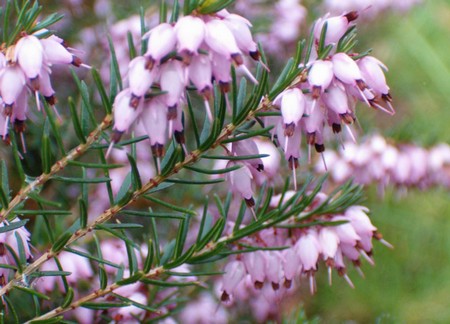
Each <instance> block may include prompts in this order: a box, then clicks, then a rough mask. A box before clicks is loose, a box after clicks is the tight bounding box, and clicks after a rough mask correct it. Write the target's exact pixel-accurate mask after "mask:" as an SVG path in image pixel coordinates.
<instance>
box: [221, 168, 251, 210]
mask: <svg viewBox="0 0 450 324" xmlns="http://www.w3.org/2000/svg"><path fill="white" fill-rule="evenodd" d="M234 165H239V166H240V168H239V169H237V170H233V171H231V172H228V173H227V178H228V181H229V182H230V185H231V191H232V192H236V193H238V194H239V195H240V196H241V197H242V198H243V199H245V202H246V203H247V205H250V206H249V207H252V204H253V205H254V201H253V189H252V179H253V176H252V173H251V172H250V170H249V168H248V167H247V166H246V165H245V164H237V163H234V162H229V163H228V165H227V167H232V166H234Z"/></svg>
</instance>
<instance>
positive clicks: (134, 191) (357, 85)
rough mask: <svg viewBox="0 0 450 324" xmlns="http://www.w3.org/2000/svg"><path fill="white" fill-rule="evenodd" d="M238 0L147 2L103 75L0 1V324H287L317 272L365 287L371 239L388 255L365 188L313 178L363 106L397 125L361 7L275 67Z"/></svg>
mask: <svg viewBox="0 0 450 324" xmlns="http://www.w3.org/2000/svg"><path fill="white" fill-rule="evenodd" d="M232 2H233V1H214V0H212V1H198V0H190V1H185V2H184V3H180V2H178V1H174V2H173V3H171V4H170V5H169V4H168V3H166V2H165V1H162V2H161V3H160V6H159V13H158V14H156V13H155V12H153V11H152V12H151V13H150V15H152V18H147V15H146V8H144V7H141V8H140V9H139V8H137V9H136V11H137V12H139V13H140V18H139V25H140V34H139V35H138V36H136V35H135V34H133V33H132V32H131V31H127V33H126V42H123V39H122V40H121V41H118V40H117V39H115V38H114V37H113V36H109V37H108V39H107V40H106V41H105V43H107V44H108V52H109V53H107V52H105V53H104V54H101V55H104V57H108V56H109V57H110V58H111V60H110V63H109V68H108V70H107V71H106V70H105V69H104V67H98V68H97V67H96V66H95V65H94V64H91V63H90V62H89V60H87V61H86V63H84V62H83V61H82V60H81V59H80V58H79V54H78V52H79V51H77V50H76V49H74V48H72V47H71V46H70V45H68V44H67V43H66V42H65V41H64V40H63V39H62V38H60V37H58V36H57V35H58V32H57V31H56V30H54V29H53V27H54V24H55V23H56V22H57V21H58V20H60V19H61V18H62V17H61V16H60V15H57V14H55V15H51V16H48V17H45V16H43V15H42V9H43V8H42V7H41V6H40V5H39V4H38V3H37V2H31V1H6V3H5V4H4V6H3V7H2V10H1V12H0V13H1V19H2V21H3V23H2V29H1V33H0V35H1V37H2V38H1V43H2V46H1V53H0V96H1V107H2V108H1V114H0V122H1V123H0V132H1V133H0V134H1V136H2V139H3V141H4V143H5V145H6V146H5V149H4V150H3V152H5V153H4V158H3V160H2V164H1V187H0V188H1V190H0V202H1V210H0V221H1V222H2V223H1V227H0V237H1V239H0V256H1V264H0V268H1V271H0V273H1V274H0V286H1V288H0V295H1V296H2V303H1V309H2V310H1V313H0V318H1V320H2V321H3V322H27V321H28V322H36V323H41V322H42V323H56V322H66V323H68V322H71V321H76V322H80V323H93V322H117V323H134V322H137V323H138V322H151V321H160V322H167V323H172V322H177V321H180V322H187V323H209V322H218V323H225V322H228V321H232V320H233V319H236V318H238V317H239V316H240V315H241V314H246V316H250V318H251V319H252V320H257V321H261V322H263V321H266V320H268V319H274V320H278V321H280V320H282V319H283V318H284V314H283V303H282V301H284V300H288V299H289V298H292V296H294V295H295V294H296V293H298V292H299V291H300V292H301V293H302V294H305V293H307V292H305V291H303V290H301V289H300V285H302V284H303V283H306V284H307V286H308V287H309V288H308V290H309V294H311V295H313V294H314V293H316V292H317V290H318V289H320V288H319V287H317V283H316V273H317V272H318V271H319V268H322V267H323V268H326V272H327V277H328V281H329V284H330V285H331V284H332V282H333V280H334V279H333V272H336V273H337V275H338V277H342V278H343V279H344V280H345V281H346V282H347V283H348V285H349V286H350V287H352V288H354V284H353V282H352V280H351V278H350V276H349V275H348V272H347V269H348V268H349V267H350V266H354V267H355V269H356V270H357V272H358V273H360V275H361V276H364V274H363V272H362V269H361V266H362V263H363V262H367V263H368V264H371V265H373V264H374V257H373V243H374V241H378V242H380V243H381V244H383V245H385V246H387V247H389V248H392V245H391V244H390V243H389V242H388V241H386V240H385V239H384V238H383V236H382V234H381V233H380V232H379V230H378V229H377V227H376V226H375V225H374V224H372V221H371V220H370V218H369V216H370V213H369V210H368V208H366V207H364V206H362V205H360V204H361V202H362V197H363V189H362V187H361V186H360V185H357V184H353V183H352V182H351V181H350V180H349V181H346V182H344V181H342V180H344V179H345V180H347V178H348V176H345V177H344V176H342V177H341V178H340V180H341V181H340V182H339V183H338V184H336V185H335V186H333V187H332V190H328V188H330V187H331V186H328V185H326V184H325V183H326V182H327V181H328V180H327V177H326V176H315V175H314V174H313V173H312V172H311V171H308V166H307V165H308V164H311V163H312V160H313V159H315V157H314V156H313V154H312V152H311V151H312V148H314V149H315V151H316V152H317V153H318V154H320V156H321V163H322V165H323V168H324V169H325V170H327V169H328V168H330V170H331V171H332V174H333V175H334V173H335V172H334V167H335V165H337V164H336V163H334V162H335V160H336V159H337V158H336V157H334V160H333V159H331V158H327V154H328V153H326V152H328V149H326V146H328V145H329V144H328V143H333V142H337V143H342V145H344V146H348V147H352V146H351V145H354V144H348V145H347V144H344V138H348V139H351V140H352V141H353V142H356V141H357V139H356V136H355V135H354V130H353V127H354V124H355V122H357V113H358V114H370V115H373V118H376V117H377V114H380V113H385V114H388V115H394V113H395V110H394V107H393V104H392V100H393V99H392V96H391V90H390V88H389V86H388V85H387V83H386V78H385V74H384V73H385V72H386V71H387V67H386V66H385V65H384V64H383V63H382V62H381V61H380V60H378V59H377V58H375V56H373V55H376V50H375V51H374V54H373V55H372V53H370V51H369V50H365V49H362V50H361V49H359V48H358V46H357V34H356V23H357V21H358V16H359V14H360V12H358V11H347V12H344V13H341V14H337V15H326V16H324V17H322V18H319V19H318V20H317V21H316V22H315V23H314V24H313V25H312V26H311V27H310V28H309V35H308V36H307V38H306V39H304V40H299V41H298V43H297V47H296V50H295V51H294V52H293V53H292V55H291V56H292V57H291V58H289V59H288V60H287V61H286V62H283V65H284V68H283V69H282V71H280V73H276V74H275V75H274V73H275V72H273V71H271V64H270V61H269V60H268V59H267V57H266V55H265V52H264V47H265V45H264V43H263V42H260V43H257V42H256V41H255V39H254V37H253V34H252V23H251V22H250V21H249V20H247V19H246V17H244V16H243V15H239V14H236V13H233V9H232V7H230V5H231V4H232ZM155 17H158V18H159V23H158V22H157V21H155V20H157V19H155ZM149 21H151V22H152V23H151V24H149V23H148V22H149ZM111 35H113V33H111ZM271 37H274V36H271ZM80 45H81V46H82V44H80ZM119 53H120V55H118V54H119ZM369 54H370V55H369ZM104 60H105V59H103V61H104ZM58 64H60V65H73V67H74V68H67V69H60V70H58V73H57V76H58V77H60V75H61V74H66V79H67V76H68V75H71V81H70V84H71V85H70V86H68V88H69V89H74V90H73V93H70V94H69V96H68V98H60V97H59V94H58V92H57V91H55V90H54V87H55V88H57V85H58V79H57V78H56V76H55V77H54V76H53V75H52V74H53V68H54V66H55V65H58ZM278 64H280V63H279V62H278ZM78 68H84V70H87V71H88V73H86V71H84V73H85V74H84V75H83V77H80V76H81V74H77V72H78V70H79V69H78ZM100 68H101V72H99V70H100ZM105 71H106V72H105ZM66 79H65V81H64V82H67V80H66ZM31 98H33V100H31ZM58 102H61V104H59V103H58ZM57 103H58V106H59V110H57V109H56V105H57ZM359 110H363V111H361V112H360V111H359ZM27 119H30V121H31V123H29V122H28V121H27V123H25V121H26V120H27ZM25 125H27V128H28V129H26V127H25ZM27 132H31V133H32V135H33V136H34V137H33V138H32V139H31V140H32V147H33V149H32V150H27V146H26V145H25V143H26V138H27V137H28V138H30V137H31V136H27V135H26V133H27ZM36 135H38V136H37V137H36ZM302 138H304V140H303V142H305V144H304V145H302ZM74 143H76V144H74ZM384 145H385V146H386V143H384ZM304 147H307V149H306V150H305V149H304ZM381 150H384V149H383V148H382V149H381ZM305 151H306V152H307V153H305ZM439 152H440V151H439ZM439 152H438V151H436V154H440V153H439ZM446 152H447V153H446V154H447V155H446V157H443V158H442V159H443V162H442V163H441V164H439V165H438V166H436V165H437V163H434V169H437V168H438V167H440V168H441V169H442V168H444V166H443V165H444V164H445V163H448V150H447V151H446ZM379 153H380V152H375V153H373V154H379ZM282 157H284V159H283V158H282ZM445 159H447V160H445ZM446 161H447V162H446ZM391 163H394V164H395V162H391ZM404 163H406V162H404ZM402 171H403V169H402ZM351 172H352V171H348V170H347V173H351ZM404 177H405V176H404ZM333 179H335V177H334V176H333ZM357 181H358V179H357ZM387 181H388V180H383V184H386V183H385V182H387ZM430 181H431V180H430ZM359 183H362V184H365V182H364V181H359ZM361 289H364V288H361ZM312 298H314V297H312Z"/></svg>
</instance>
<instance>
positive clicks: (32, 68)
mask: <svg viewBox="0 0 450 324" xmlns="http://www.w3.org/2000/svg"><path fill="white" fill-rule="evenodd" d="M15 60H16V61H17V62H18V63H19V65H20V67H21V68H22V70H23V72H24V73H25V75H26V76H27V78H28V79H36V78H37V77H38V76H39V72H40V70H41V68H42V63H43V60H44V49H43V47H42V44H41V42H40V41H39V39H38V38H37V37H36V36H33V35H28V36H25V37H22V38H21V39H19V41H18V42H17V44H16V48H15ZM37 88H39V87H37ZM35 90H37V89H35Z"/></svg>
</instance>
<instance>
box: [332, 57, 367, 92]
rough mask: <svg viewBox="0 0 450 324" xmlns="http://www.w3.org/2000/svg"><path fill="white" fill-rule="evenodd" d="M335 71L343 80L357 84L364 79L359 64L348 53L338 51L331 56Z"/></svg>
mask: <svg viewBox="0 0 450 324" xmlns="http://www.w3.org/2000/svg"><path fill="white" fill-rule="evenodd" d="M331 60H332V62H333V73H334V75H335V76H336V78H338V79H339V80H340V81H341V82H343V83H345V84H349V85H352V86H355V85H356V83H357V81H358V82H361V81H362V78H363V77H362V74H361V71H360V69H359V67H358V64H356V62H355V61H354V60H353V59H352V58H351V57H350V56H348V55H347V54H346V53H336V54H334V55H333V57H332V58H331Z"/></svg>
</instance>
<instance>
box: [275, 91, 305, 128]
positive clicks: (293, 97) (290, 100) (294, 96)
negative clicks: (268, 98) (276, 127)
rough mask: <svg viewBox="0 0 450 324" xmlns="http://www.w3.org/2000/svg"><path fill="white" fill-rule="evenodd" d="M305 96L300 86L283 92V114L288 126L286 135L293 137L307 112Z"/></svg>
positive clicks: (284, 121) (285, 123)
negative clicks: (295, 129)
mask: <svg viewBox="0 0 450 324" xmlns="http://www.w3.org/2000/svg"><path fill="white" fill-rule="evenodd" d="M305 104H306V101H305V96H304V94H303V93H302V91H301V90H300V89H298V88H290V89H288V90H286V91H284V92H283V93H282V94H281V104H280V106H281V107H280V108H281V115H282V117H283V123H284V125H285V127H286V129H285V135H286V136H288V137H291V136H292V135H293V134H294V128H296V127H297V125H298V123H299V121H300V119H301V118H302V117H303V113H304V112H305Z"/></svg>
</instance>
